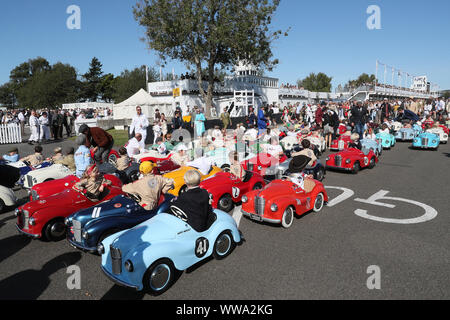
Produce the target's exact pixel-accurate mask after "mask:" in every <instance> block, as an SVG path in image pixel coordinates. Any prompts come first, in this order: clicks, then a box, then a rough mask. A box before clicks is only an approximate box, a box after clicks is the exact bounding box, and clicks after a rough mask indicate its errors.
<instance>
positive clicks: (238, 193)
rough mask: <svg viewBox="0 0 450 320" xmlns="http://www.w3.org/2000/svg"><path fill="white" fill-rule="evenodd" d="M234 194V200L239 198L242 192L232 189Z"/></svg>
mask: <svg viewBox="0 0 450 320" xmlns="http://www.w3.org/2000/svg"><path fill="white" fill-rule="evenodd" d="M232 192H233V198H237V197H239V195H240V194H241V190H240V189H239V188H236V187H233V188H232Z"/></svg>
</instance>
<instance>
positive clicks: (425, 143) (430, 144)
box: [412, 132, 441, 150]
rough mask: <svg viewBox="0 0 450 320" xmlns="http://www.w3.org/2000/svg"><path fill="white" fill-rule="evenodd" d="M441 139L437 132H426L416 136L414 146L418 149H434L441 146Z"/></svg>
mask: <svg viewBox="0 0 450 320" xmlns="http://www.w3.org/2000/svg"><path fill="white" fill-rule="evenodd" d="M440 143H441V140H440V138H439V136H438V135H437V134H434V133H430V132H425V133H422V134H420V135H419V136H418V137H416V138H414V140H413V144H412V147H413V148H415V149H416V148H417V149H434V150H437V149H438V148H439V144H440Z"/></svg>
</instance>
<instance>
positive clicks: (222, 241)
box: [213, 230, 236, 260]
mask: <svg viewBox="0 0 450 320" xmlns="http://www.w3.org/2000/svg"><path fill="white" fill-rule="evenodd" d="M235 246H236V244H235V243H234V240H233V236H232V235H231V232H230V231H228V230H227V231H224V232H222V233H221V234H220V235H219V236H218V237H217V239H216V242H215V243H214V249H213V257H214V259H217V260H223V259H225V258H226V257H228V256H229V255H230V254H231V252H232V251H233V250H234V247H235Z"/></svg>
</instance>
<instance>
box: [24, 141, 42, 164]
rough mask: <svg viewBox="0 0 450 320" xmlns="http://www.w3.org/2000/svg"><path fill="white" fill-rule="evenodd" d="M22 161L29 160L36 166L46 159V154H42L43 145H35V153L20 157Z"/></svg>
mask: <svg viewBox="0 0 450 320" xmlns="http://www.w3.org/2000/svg"><path fill="white" fill-rule="evenodd" d="M20 161H27V162H29V163H30V165H31V166H32V167H35V166H37V165H39V164H41V163H42V161H44V156H43V155H42V147H41V146H35V147H34V153H33V154H30V155H29V156H27V157H24V158H22V159H20Z"/></svg>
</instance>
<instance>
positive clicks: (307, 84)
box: [297, 72, 333, 92]
mask: <svg viewBox="0 0 450 320" xmlns="http://www.w3.org/2000/svg"><path fill="white" fill-rule="evenodd" d="M331 80H333V78H332V77H328V76H327V75H326V74H325V73H322V72H319V73H318V74H315V73H310V74H309V76H307V77H306V78H305V79H303V80H299V81H297V85H298V86H299V87H303V88H305V89H306V90H308V91H311V92H331Z"/></svg>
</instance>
